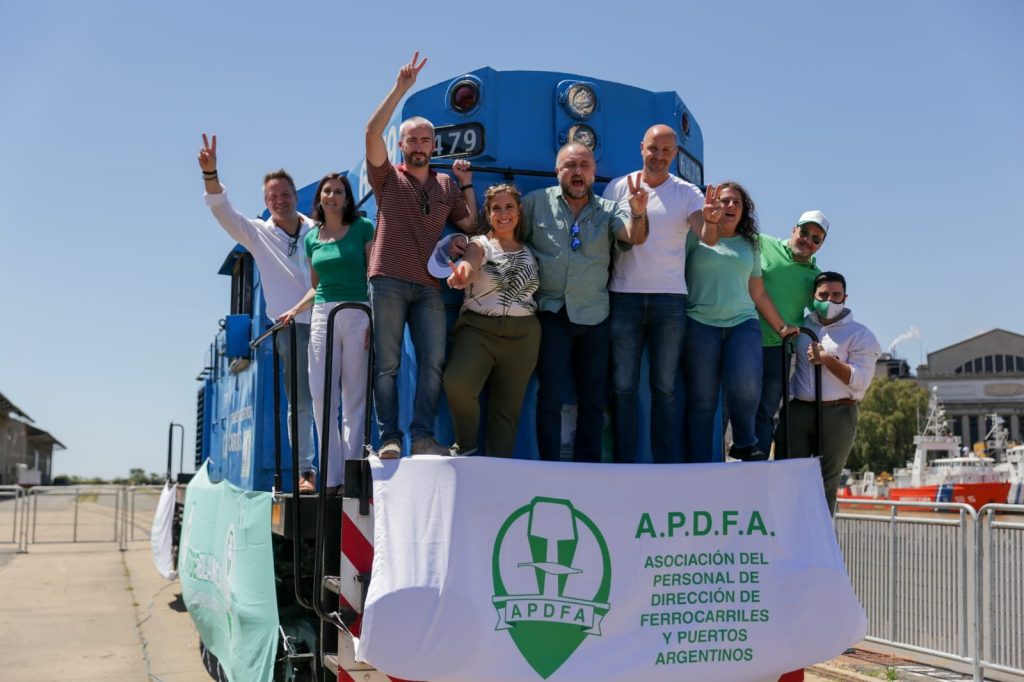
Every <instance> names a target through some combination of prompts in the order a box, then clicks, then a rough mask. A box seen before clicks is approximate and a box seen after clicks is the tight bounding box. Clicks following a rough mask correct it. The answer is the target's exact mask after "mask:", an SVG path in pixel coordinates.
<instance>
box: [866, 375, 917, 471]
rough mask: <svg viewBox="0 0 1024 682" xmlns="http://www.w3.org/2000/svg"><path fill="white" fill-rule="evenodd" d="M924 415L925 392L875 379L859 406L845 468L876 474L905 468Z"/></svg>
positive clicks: (905, 383) (910, 385)
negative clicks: (855, 427)
mask: <svg viewBox="0 0 1024 682" xmlns="http://www.w3.org/2000/svg"><path fill="white" fill-rule="evenodd" d="M927 416H928V391H926V390H925V389H923V388H921V387H920V386H918V385H917V384H916V383H914V382H913V381H908V380H906V379H889V378H878V379H875V380H874V382H872V384H871V387H870V388H869V389H868V392H867V394H866V395H865V396H864V400H863V401H861V403H860V418H859V420H858V421H857V439H856V440H855V441H854V442H853V451H852V452H851V453H850V458H849V460H848V461H847V466H849V467H850V468H851V469H854V470H860V471H874V472H876V473H880V472H882V471H892V470H893V469H895V468H896V467H902V466H905V465H906V463H907V460H909V459H910V458H911V457H912V455H913V454H914V436H915V435H916V434H917V433H918V432H919V431H920V425H923V424H924V420H925V418H926V417H927Z"/></svg>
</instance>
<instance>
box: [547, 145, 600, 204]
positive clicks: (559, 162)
mask: <svg viewBox="0 0 1024 682" xmlns="http://www.w3.org/2000/svg"><path fill="white" fill-rule="evenodd" d="M555 172H556V173H558V184H559V185H561V187H562V193H563V194H564V195H566V196H567V197H569V198H571V199H575V200H577V201H580V200H583V199H585V198H586V197H587V195H589V194H590V188H591V187H592V186H593V185H594V177H595V175H596V173H597V164H596V163H595V162H594V152H592V151H591V150H590V147H588V146H586V145H585V144H580V143H578V142H570V143H569V144H567V145H565V146H563V147H562V148H561V149H559V150H558V155H557V156H555Z"/></svg>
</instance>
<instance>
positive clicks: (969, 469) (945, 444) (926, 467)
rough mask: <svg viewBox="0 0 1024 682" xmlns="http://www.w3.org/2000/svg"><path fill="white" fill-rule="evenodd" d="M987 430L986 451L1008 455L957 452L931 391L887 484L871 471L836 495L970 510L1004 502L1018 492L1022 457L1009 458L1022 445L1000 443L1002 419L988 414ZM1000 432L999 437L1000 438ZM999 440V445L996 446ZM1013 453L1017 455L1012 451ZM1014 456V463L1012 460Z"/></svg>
mask: <svg viewBox="0 0 1024 682" xmlns="http://www.w3.org/2000/svg"><path fill="white" fill-rule="evenodd" d="M992 421H993V424H992V430H991V431H990V432H989V437H987V438H986V440H987V441H990V446H994V447H990V450H989V451H990V452H995V451H997V450H999V451H1001V452H1005V453H1007V459H1006V460H1004V461H1003V462H997V460H996V459H994V458H993V457H988V456H985V455H981V454H977V453H975V452H971V451H964V452H962V451H961V443H960V436H957V435H954V434H953V433H951V432H950V429H949V425H948V422H947V420H946V413H945V410H944V409H943V408H942V404H941V403H940V402H939V399H938V394H937V390H936V389H934V388H933V389H932V395H931V399H930V400H929V403H928V422H927V424H926V425H925V428H924V432H923V433H921V434H919V435H917V436H914V458H913V459H912V460H911V461H909V462H907V466H906V467H903V468H899V469H896V471H895V472H893V477H892V478H893V480H892V482H891V483H889V484H888V485H886V484H880V483H879V482H878V481H877V480H876V478H875V476H874V474H872V473H871V472H866V473H864V474H863V475H862V476H861V477H860V478H859V479H851V480H850V482H849V483H848V484H847V485H845V486H843V487H841V488H840V490H839V495H838V497H839V499H840V501H842V500H843V499H889V500H896V501H902V502H958V503H962V504H969V505H971V506H972V507H974V508H975V509H981V507H983V506H985V505H986V504H990V503H1000V504H1005V503H1006V502H1008V501H1010V499H1011V489H1012V490H1013V491H1015V492H1016V494H1017V495H1018V496H1019V495H1021V489H1022V483H1021V481H1022V479H1024V457H1021V456H1017V457H1016V459H1014V458H1013V457H1010V456H1009V455H1010V452H1014V451H1016V450H1018V449H1021V448H1011V449H1010V450H1009V451H1008V450H1007V449H1006V447H1005V429H1004V428H1002V418H1000V417H998V416H993V417H992ZM1000 436H1002V438H1000ZM999 443H1001V444H1002V445H1001V447H1000V445H999ZM1015 454H1016V453H1015ZM1011 460H1013V461H1011Z"/></svg>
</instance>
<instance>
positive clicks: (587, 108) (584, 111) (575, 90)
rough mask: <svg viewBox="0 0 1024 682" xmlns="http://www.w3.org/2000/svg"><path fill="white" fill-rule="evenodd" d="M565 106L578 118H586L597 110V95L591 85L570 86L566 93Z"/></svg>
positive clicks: (578, 84)
mask: <svg viewBox="0 0 1024 682" xmlns="http://www.w3.org/2000/svg"><path fill="white" fill-rule="evenodd" d="M565 105H566V106H567V107H568V108H569V113H571V114H572V115H573V116H575V117H576V118H586V117H587V116H590V115H591V114H592V113H594V110H595V109H596V108H597V93H595V92H594V89H593V88H592V87H590V86H589V85H585V84H583V83H576V84H575V85H570V86H569V89H568V90H567V91H566V93H565Z"/></svg>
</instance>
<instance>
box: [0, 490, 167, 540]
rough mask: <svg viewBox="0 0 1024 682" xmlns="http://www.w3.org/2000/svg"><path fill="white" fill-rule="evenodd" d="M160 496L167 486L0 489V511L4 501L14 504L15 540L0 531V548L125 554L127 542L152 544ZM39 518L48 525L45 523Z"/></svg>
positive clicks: (13, 524) (12, 536)
mask: <svg viewBox="0 0 1024 682" xmlns="http://www.w3.org/2000/svg"><path fill="white" fill-rule="evenodd" d="M162 491H163V485H132V486H111V485H83V486H35V487H33V488H29V489H28V490H25V489H24V488H22V487H20V486H0V512H2V511H3V509H4V506H5V505H4V504H3V503H4V500H5V498H12V501H13V508H12V515H13V523H12V534H11V536H10V537H11V540H7V535H6V533H5V531H4V530H3V529H2V528H0V543H6V542H12V543H17V545H18V551H19V552H27V551H28V548H29V545H31V544H52V543H59V542H72V543H77V542H116V543H117V544H118V548H119V549H121V550H122V551H125V550H127V549H128V543H129V542H134V541H137V540H149V535H150V529H151V527H152V522H153V515H154V514H155V512H156V507H157V503H158V502H159V499H160V493H161V492H162ZM140 496H141V497H140ZM89 503H93V504H89ZM41 507H42V509H41ZM41 514H42V515H44V516H45V518H47V519H48V521H49V522H47V521H41V520H40V516H41ZM2 518H3V517H2V516H0V520H2ZM54 529H59V530H57V531H55V530H54Z"/></svg>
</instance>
